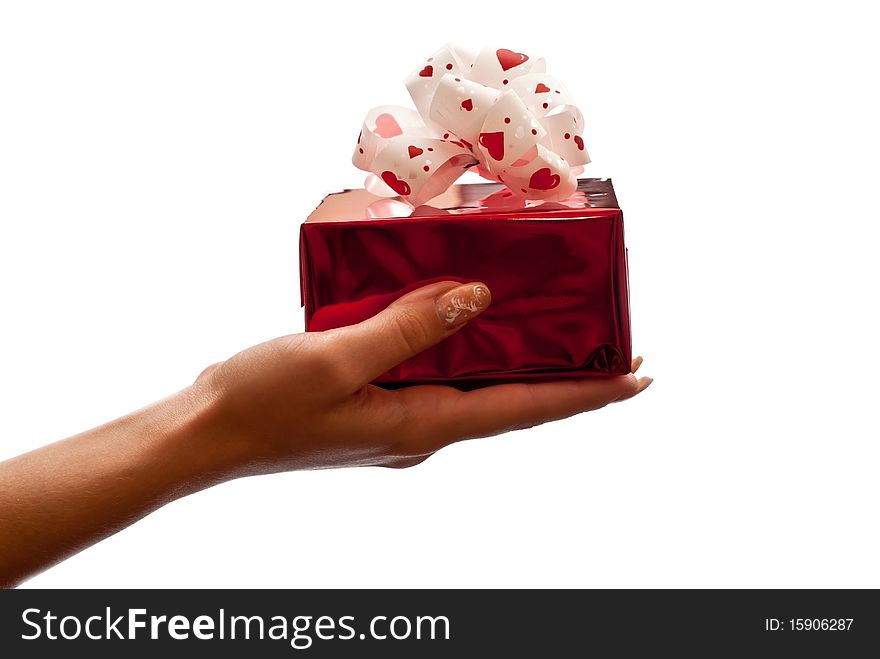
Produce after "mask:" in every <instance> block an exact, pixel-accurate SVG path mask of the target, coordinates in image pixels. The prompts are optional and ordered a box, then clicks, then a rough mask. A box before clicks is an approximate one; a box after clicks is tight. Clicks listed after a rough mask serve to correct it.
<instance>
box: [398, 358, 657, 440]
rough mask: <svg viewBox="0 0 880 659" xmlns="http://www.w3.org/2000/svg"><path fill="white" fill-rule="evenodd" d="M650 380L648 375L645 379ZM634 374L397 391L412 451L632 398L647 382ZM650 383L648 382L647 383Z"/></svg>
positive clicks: (511, 428)
mask: <svg viewBox="0 0 880 659" xmlns="http://www.w3.org/2000/svg"><path fill="white" fill-rule="evenodd" d="M647 379H648V380H650V378H647ZM641 382H642V381H640V380H636V378H635V377H634V376H633V375H631V374H630V375H621V376H616V377H611V378H601V379H600V378H596V379H585V380H568V381H558V382H544V383H534V384H501V385H495V386H491V387H486V388H485V389H476V390H474V391H468V392H461V391H458V390H456V389H452V388H451V387H442V386H423V387H412V388H410V389H404V390H401V391H398V392H396V395H399V396H402V397H403V399H404V404H405V405H406V408H407V410H408V413H407V415H406V416H407V419H408V420H409V423H408V426H409V428H408V431H407V432H409V440H410V441H412V442H413V443H414V447H413V450H417V451H427V450H437V449H439V448H440V447H442V446H445V445H446V444H449V443H451V442H455V441H458V440H460V439H469V438H473V437H484V436H488V435H495V434H498V433H501V432H506V431H508V430H516V429H520V428H527V427H530V426H534V425H538V424H541V423H545V422H547V421H553V420H556V419H563V418H565V417H569V416H572V415H574V414H578V413H580V412H587V411H590V410H596V409H599V408H600V407H604V406H605V405H607V404H608V403H611V402H614V401H616V400H621V399H624V398H631V397H633V396H635V395H637V394H638V393H639V391H641V390H643V389H644V388H645V387H646V386H647V385H644V386H643V385H642V383H641ZM648 384H650V382H649V383H648Z"/></svg>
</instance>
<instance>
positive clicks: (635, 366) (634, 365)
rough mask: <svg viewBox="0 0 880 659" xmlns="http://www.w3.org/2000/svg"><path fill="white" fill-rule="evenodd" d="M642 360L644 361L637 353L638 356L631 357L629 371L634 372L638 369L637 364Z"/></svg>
mask: <svg viewBox="0 0 880 659" xmlns="http://www.w3.org/2000/svg"><path fill="white" fill-rule="evenodd" d="M642 361H644V360H643V359H642V357H641V355H639V356H638V357H636V358H635V359H633V360H632V365H631V366H630V373H635V372H636V371H638V370H639V366H641V365H642Z"/></svg>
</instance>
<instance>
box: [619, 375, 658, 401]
mask: <svg viewBox="0 0 880 659" xmlns="http://www.w3.org/2000/svg"><path fill="white" fill-rule="evenodd" d="M653 381H654V378H649V377H643V378H639V379H638V386H637V387H636V390H635V391H634V392H632V393H629V394H625V395H623V396H621V397H620V398H618V399H617V400H615V401H614V402H615V403H619V402H621V401H624V400H629V399H630V398H632V397H633V396H637V395H639V394H640V393H642V392H643V391H644V390H645V389H647V388H648V387H650V386H651V383H652V382H653Z"/></svg>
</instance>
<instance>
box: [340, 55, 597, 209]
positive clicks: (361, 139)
mask: <svg viewBox="0 0 880 659" xmlns="http://www.w3.org/2000/svg"><path fill="white" fill-rule="evenodd" d="M545 70H546V67H545V65H544V60H543V59H532V58H530V57H529V56H528V55H525V54H523V53H517V52H514V51H512V50H507V49H505V48H501V49H498V50H491V49H486V50H483V51H482V52H480V53H478V54H477V53H471V52H468V51H467V50H465V49H463V48H461V47H459V46H451V45H450V46H446V47H444V48H442V49H440V50H439V51H437V52H436V53H434V55H433V56H432V57H429V58H428V59H427V61H426V62H425V63H424V64H423V65H422V66H421V67H419V68H418V69H416V70H415V71H414V72H413V73H411V74H410V75H409V76H408V77H407V79H406V86H407V89H409V93H410V95H411V96H412V98H413V101H414V102H415V106H416V108H417V110H418V111H417V112H416V111H414V110H411V109H409V108H405V107H400V106H392V105H384V106H380V107H377V108H374V109H372V110H371V111H370V112H369V113H368V114H367V117H366V119H365V121H364V126H363V129H362V130H361V133H360V135H359V136H358V143H357V146H356V147H355V150H354V157H353V158H352V162H353V163H354V165H355V166H356V167H358V168H359V169H363V170H365V171H368V172H371V175H370V176H368V177H367V182H366V187H367V189H368V190H370V191H371V192H373V193H375V194H378V195H380V196H385V197H389V196H394V195H399V196H400V197H401V198H402V199H403V200H404V201H406V202H408V203H409V204H411V205H412V206H420V205H422V204H424V203H426V202H428V201H429V200H431V199H432V198H434V197H436V196H437V195H439V194H441V193H442V192H444V191H445V190H446V189H447V188H448V187H449V186H450V185H452V184H453V183H454V182H455V180H456V179H458V177H459V176H461V175H462V174H463V173H464V172H465V171H466V170H467V169H469V168H471V167H476V171H477V172H479V174H480V175H481V176H483V177H485V178H488V179H491V180H493V181H499V182H500V183H503V184H505V185H506V186H507V187H508V188H509V189H510V190H511V191H512V192H513V193H514V194H515V195H517V196H519V197H524V198H526V199H536V200H551V201H562V200H563V199H565V198H567V197H568V196H569V195H571V194H572V193H573V192H574V191H575V188H576V187H577V174H578V173H580V171H581V169H582V167H581V166H582V165H585V164H587V163H588V162H590V157H589V155H588V154H587V150H586V148H584V140H583V138H582V137H581V133H582V131H583V127H584V118H583V115H582V114H581V112H580V110H578V108H577V107H576V106H575V105H574V102H573V101H572V98H571V96H570V95H569V93H568V90H566V88H565V86H564V85H563V84H562V83H561V82H560V81H559V80H557V79H556V78H554V77H552V76H549V75H547V74H546V73H545Z"/></svg>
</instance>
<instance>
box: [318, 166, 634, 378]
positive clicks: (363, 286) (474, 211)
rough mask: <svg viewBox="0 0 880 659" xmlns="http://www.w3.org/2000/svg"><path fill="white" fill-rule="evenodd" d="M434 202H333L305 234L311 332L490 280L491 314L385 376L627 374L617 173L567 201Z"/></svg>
mask: <svg viewBox="0 0 880 659" xmlns="http://www.w3.org/2000/svg"><path fill="white" fill-rule="evenodd" d="M432 203H433V204H435V206H434V207H424V206H423V207H420V208H418V209H416V211H415V212H414V215H415V216H411V217H395V216H394V214H395V213H397V212H399V211H400V209H401V208H403V207H402V205H400V204H396V203H395V202H393V201H391V200H386V199H381V198H378V197H374V196H373V195H370V194H369V193H367V192H366V191H364V190H348V191H345V192H341V193H338V194H335V195H329V196H328V197H327V198H326V199H325V200H324V202H323V203H322V204H321V206H320V207H319V208H318V209H317V210H316V211H315V212H314V213H313V214H312V215H311V216H310V217H309V219H308V220H307V221H306V222H305V223H303V225H302V230H301V233H300V268H301V285H302V302H303V305H304V306H305V313H306V329H307V331H320V330H325V329H330V328H335V327H341V326H345V325H350V324H353V323H356V322H359V321H361V320H364V319H366V318H368V317H370V316H372V315H373V314H375V313H377V312H378V311H380V310H381V309H383V308H384V307H386V306H387V305H388V304H390V303H391V302H392V301H393V300H395V299H396V298H397V297H399V296H400V295H402V294H404V293H406V292H408V291H411V290H413V289H415V288H418V287H420V286H423V285H425V284H428V283H431V282H435V281H441V280H447V279H448V280H455V281H460V282H468V281H483V282H485V283H486V284H487V285H488V286H489V288H490V290H491V291H492V304H491V305H490V307H489V308H488V309H487V310H486V311H484V312H483V313H482V314H481V315H480V316H478V317H477V318H475V319H474V320H472V321H470V322H469V323H468V324H467V326H466V327H465V328H464V329H462V330H461V331H459V332H458V333H456V334H455V335H453V336H452V337H450V338H448V339H446V340H445V341H443V342H441V343H440V344H438V345H436V346H434V347H432V348H430V349H428V350H426V351H425V352H424V353H422V354H420V355H418V356H416V357H414V358H412V359H410V360H408V361H406V362H404V363H403V364H401V365H399V366H397V367H395V368H394V369H392V370H390V371H388V372H387V373H385V374H384V375H383V376H381V377H380V378H379V379H377V381H376V382H377V383H380V384H387V385H395V384H417V383H428V382H440V383H446V384H451V385H456V386H462V387H471V386H480V385H485V384H492V383H497V382H510V381H533V380H549V379H559V378H577V377H590V376H602V375H612V374H622V373H628V372H629V370H630V368H629V365H630V361H631V345H630V325H629V304H628V290H627V262H626V258H627V257H626V249H625V247H624V240H623V215H622V213H621V211H620V209H619V207H618V205H617V200H616V197H615V195H614V191H613V188H612V186H611V181H610V180H608V179H583V180H581V181H579V185H578V191H577V192H576V193H575V195H574V196H573V197H572V199H571V200H569V201H567V202H566V203H563V204H558V203H544V204H540V205H536V206H528V205H524V203H523V202H522V201H520V200H516V199H513V198H511V196H510V195H509V194H505V192H504V189H503V188H502V187H501V186H499V185H497V184H492V183H486V184H471V185H457V186H453V187H452V188H450V190H449V191H448V192H447V193H445V194H444V195H442V196H441V197H440V198H438V199H436V200H434V201H433V202H432ZM407 213H408V214H412V213H413V211H411V210H407Z"/></svg>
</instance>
